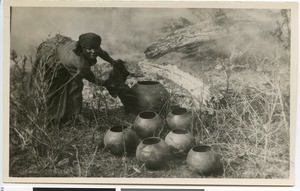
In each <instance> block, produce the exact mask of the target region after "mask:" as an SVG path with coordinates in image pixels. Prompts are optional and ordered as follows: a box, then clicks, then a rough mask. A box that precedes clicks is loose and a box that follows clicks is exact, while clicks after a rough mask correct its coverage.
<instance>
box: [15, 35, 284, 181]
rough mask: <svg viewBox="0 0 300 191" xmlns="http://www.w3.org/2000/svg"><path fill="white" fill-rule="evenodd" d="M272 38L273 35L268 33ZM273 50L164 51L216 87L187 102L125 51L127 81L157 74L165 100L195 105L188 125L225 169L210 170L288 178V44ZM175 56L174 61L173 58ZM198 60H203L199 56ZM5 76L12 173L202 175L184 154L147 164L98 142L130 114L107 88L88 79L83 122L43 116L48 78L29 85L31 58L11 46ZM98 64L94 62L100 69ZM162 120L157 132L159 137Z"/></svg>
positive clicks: (181, 92)
mask: <svg viewBox="0 0 300 191" xmlns="http://www.w3.org/2000/svg"><path fill="white" fill-rule="evenodd" d="M274 38H275V39H278V37H276V35H275V37H274ZM279 40H280V41H281V43H282V44H283V47H282V48H283V50H284V51H282V52H283V53H282V52H281V54H280V55H278V56H277V57H269V56H267V55H264V54H259V53H258V51H257V50H256V49H255V48H254V49H253V48H251V47H249V48H248V49H238V48H236V49H235V50H234V51H231V52H230V53H229V54H225V53H223V52H222V51H220V50H219V51H213V52H212V51H211V50H209V51H206V52H205V51H204V52H203V51H202V55H199V54H197V55H196V57H195V56H192V57H191V56H190V55H188V56H187V55H186V54H185V53H182V52H177V53H169V54H167V55H165V56H164V57H162V58H160V59H158V60H154V61H153V62H156V63H166V62H168V63H172V62H173V63H174V62H177V64H178V65H179V66H180V68H181V69H183V70H186V71H190V72H191V71H198V73H197V74H195V76H197V77H201V79H203V81H204V82H205V83H206V84H208V85H209V86H210V87H211V92H212V93H213V95H215V99H214V100H210V101H209V102H208V104H207V105H206V106H204V105H203V106H202V107H201V108H200V109H195V108H194V107H193V104H192V102H193V98H192V97H191V96H190V95H189V93H188V92H187V91H186V90H184V87H180V86H178V85H177V84H175V83H174V82H172V81H169V80H167V79H164V78H162V77H161V76H157V75H151V76H149V75H147V76H145V75H144V74H143V73H142V72H141V70H140V69H139V68H138V62H139V61H141V60H138V59H135V58H128V59H127V60H126V61H127V67H128V69H129V71H130V72H131V73H132V75H131V76H130V78H129V79H128V80H127V83H128V84H129V85H132V84H134V83H135V82H136V81H137V80H145V79H151V80H159V81H160V82H161V83H162V84H163V85H164V86H165V87H166V88H167V90H168V91H169V92H170V95H171V97H170V108H169V110H170V109H171V108H172V107H174V106H178V105H179V106H182V107H186V108H188V109H190V110H193V116H194V119H195V121H194V125H193V128H192V129H191V132H192V133H193V135H194V136H195V137H196V142H197V144H207V145H210V146H212V148H213V149H214V150H215V151H216V152H217V153H219V154H220V156H221V159H222V162H223V170H222V171H221V172H218V173H216V174H213V175H211V176H212V177H224V178H287V177H288V176H289V164H290V151H289V148H290V137H289V136H290V119H289V117H290V87H289V74H290V63H289V47H288V46H287V44H289V43H286V41H289V39H281V38H280V39H279ZM178 60H179V61H178ZM198 60H201V62H198ZM11 61H12V63H11V77H10V164H9V165H10V176H13V177H36V176H42V177H66V176H67V177H77V176H79V177H202V176H201V175H197V174H194V173H193V172H192V171H190V170H189V169H188V166H187V164H186V161H185V156H174V157H173V158H172V160H171V162H170V166H169V168H166V169H162V170H158V171H149V170H147V169H145V168H144V165H143V164H140V163H138V162H137V160H136V158H135V156H128V155H124V156H114V155H112V154H111V153H109V152H108V151H106V149H105V148H104V145H103V137H104V134H105V132H106V130H108V129H109V128H110V127H111V126H114V125H119V124H123V125H127V126H131V125H132V124H133V121H134V119H135V116H134V115H125V114H124V112H123V108H122V105H121V103H120V101H119V100H118V99H114V98H112V97H110V96H109V94H108V93H107V91H106V90H104V89H102V88H100V87H96V86H94V85H93V84H89V83H86V86H85V90H84V111H83V113H84V115H85V117H86V118H88V119H89V120H88V122H87V123H86V124H84V125H77V124H68V125H67V126H64V127H59V126H58V124H46V123H45V121H46V120H45V109H44V108H45V107H44V103H45V97H44V92H45V91H46V90H45V87H46V86H38V88H37V87H35V88H32V89H28V87H27V82H28V78H29V72H28V68H30V67H31V65H32V59H31V58H28V57H20V56H18V55H17V54H16V52H15V51H12V52H11ZM100 71H101V69H99V68H95V73H96V74H98V75H100ZM166 133H167V126H164V131H162V132H161V134H160V136H161V137H162V138H164V136H165V135H166Z"/></svg>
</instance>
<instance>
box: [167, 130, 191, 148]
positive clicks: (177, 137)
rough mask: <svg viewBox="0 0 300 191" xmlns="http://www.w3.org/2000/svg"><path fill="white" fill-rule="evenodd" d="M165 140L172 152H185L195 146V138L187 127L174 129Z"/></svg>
mask: <svg viewBox="0 0 300 191" xmlns="http://www.w3.org/2000/svg"><path fill="white" fill-rule="evenodd" d="M165 142H166V143H167V145H169V147H170V148H171V151H172V152H174V153H183V152H187V151H189V150H190V149H191V148H192V147H193V145H194V143H195V138H194V137H193V135H192V134H191V133H190V132H189V131H187V130H185V129H174V130H172V131H170V132H169V133H168V134H167V136H166V138H165Z"/></svg>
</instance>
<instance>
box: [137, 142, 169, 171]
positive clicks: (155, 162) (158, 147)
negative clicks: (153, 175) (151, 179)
mask: <svg viewBox="0 0 300 191" xmlns="http://www.w3.org/2000/svg"><path fill="white" fill-rule="evenodd" d="M136 158H137V160H138V161H140V162H142V163H144V164H145V166H146V168H147V169H152V170H156V169H161V168H164V167H166V166H167V165H168V163H169V159H170V149H169V147H168V145H167V144H166V143H165V142H164V141H163V140H162V139H160V138H158V137H149V138H146V139H145V140H143V141H142V142H141V143H140V144H139V146H138V147H137V150H136Z"/></svg>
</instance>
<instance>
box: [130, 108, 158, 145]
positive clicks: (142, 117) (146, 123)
mask: <svg viewBox="0 0 300 191" xmlns="http://www.w3.org/2000/svg"><path fill="white" fill-rule="evenodd" d="M162 127H163V121H162V119H161V117H160V116H159V115H158V114H157V113H155V112H153V111H143V112H141V113H139V114H138V116H137V117H136V119H135V121H134V125H133V130H134V131H135V132H136V134H137V135H138V136H139V137H140V138H142V139H144V138H147V137H153V136H155V135H156V134H157V133H158V132H159V130H160V129H162Z"/></svg>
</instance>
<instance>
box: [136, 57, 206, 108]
mask: <svg viewBox="0 0 300 191" xmlns="http://www.w3.org/2000/svg"><path fill="white" fill-rule="evenodd" d="M139 66H140V68H141V70H142V71H143V72H145V73H146V74H149V73H152V74H153V73H155V74H157V75H159V76H162V77H164V78H166V79H168V80H171V81H173V82H174V83H176V84H178V85H179V86H181V87H183V88H184V89H185V90H187V91H188V92H189V93H190V94H191V96H192V97H193V98H194V106H195V108H197V109H199V108H200V107H201V105H206V104H207V102H208V101H210V100H211V98H212V95H211V93H210V90H209V86H207V85H206V84H204V83H203V81H202V80H200V79H198V78H196V77H194V76H192V75H191V74H189V73H187V72H184V71H182V70H180V69H179V68H178V67H177V66H175V65H170V64H169V65H159V64H155V63H151V62H149V61H146V60H144V61H141V62H139Z"/></svg>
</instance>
